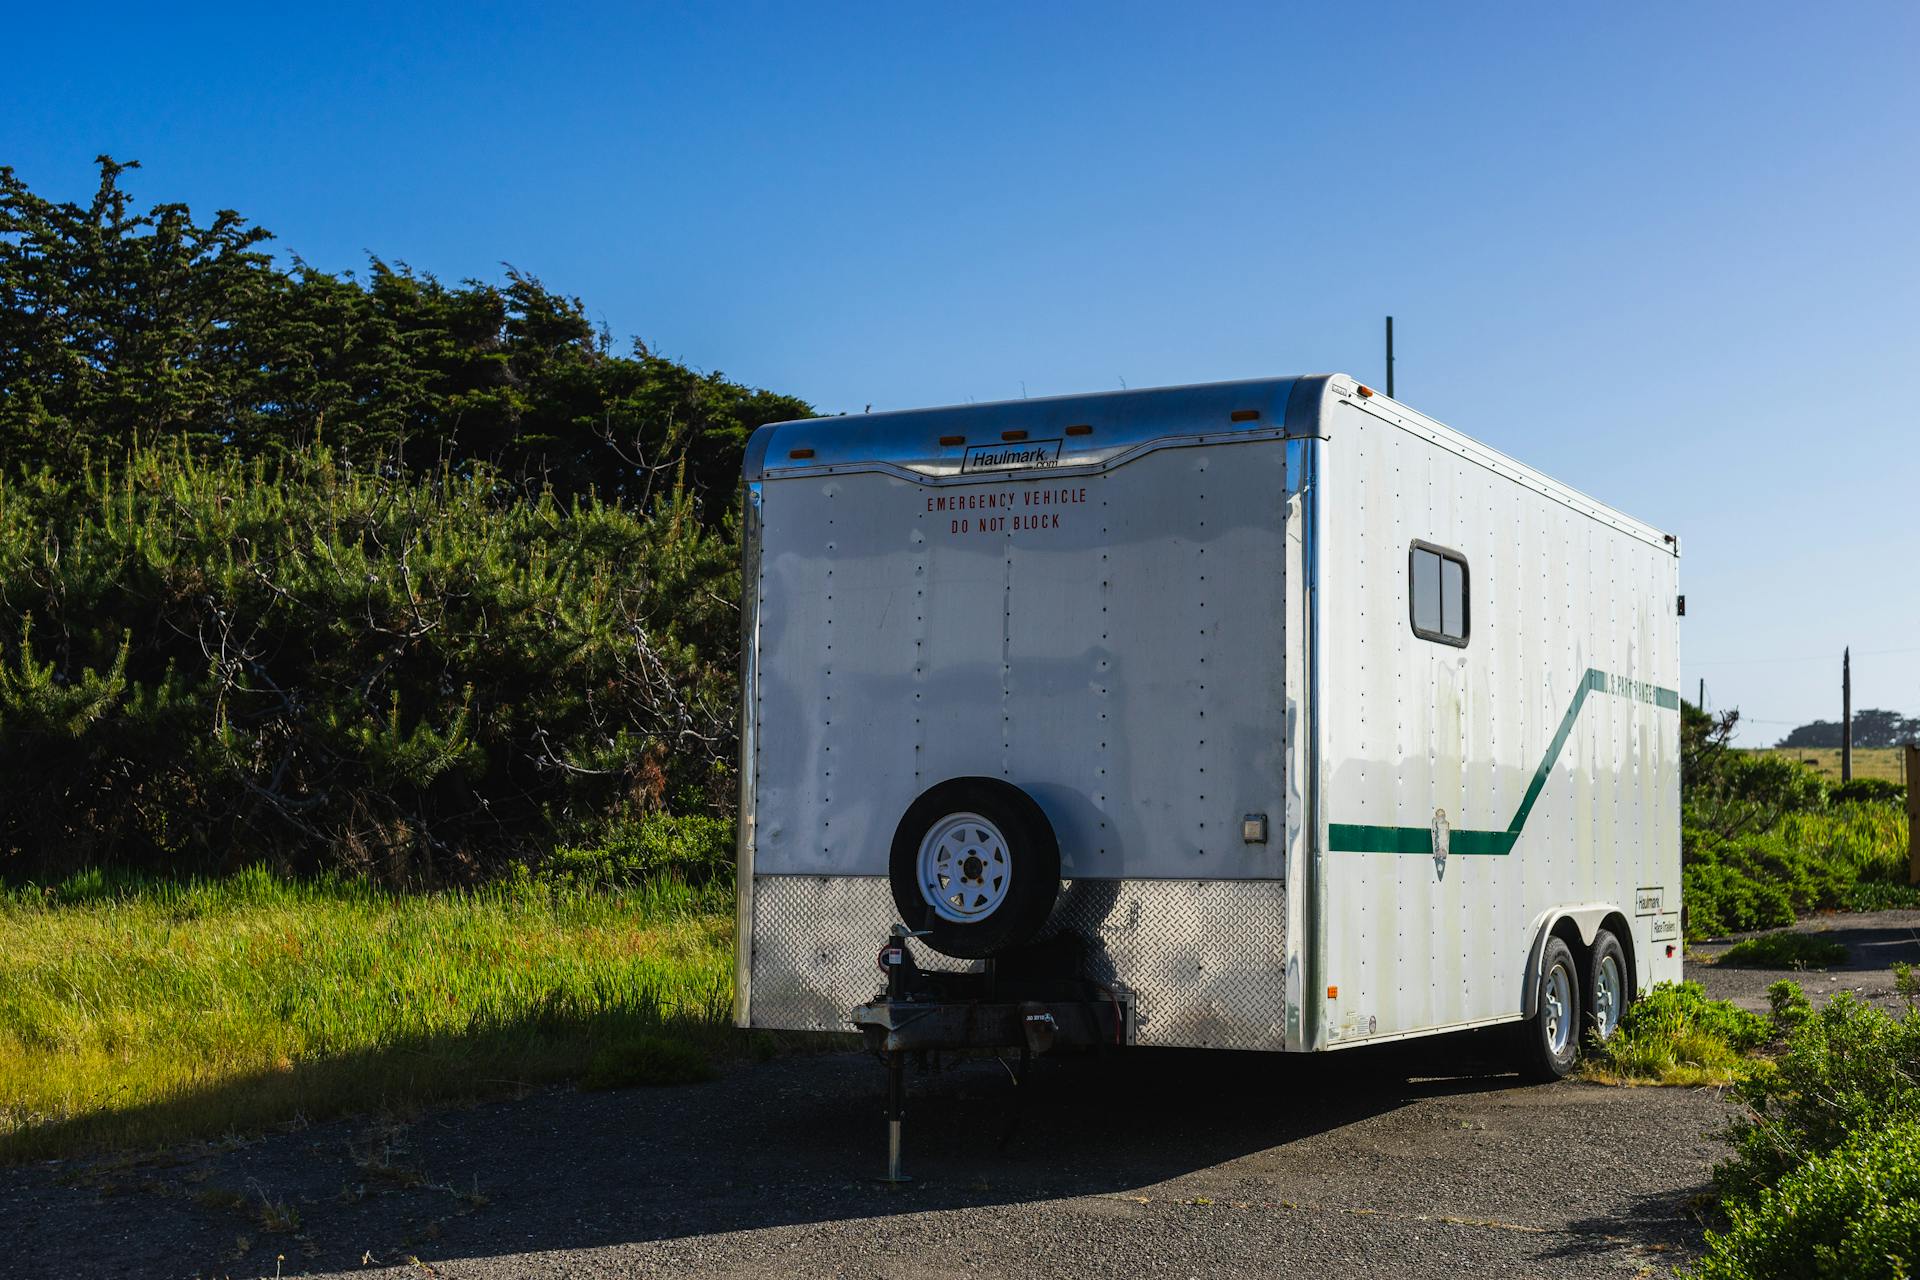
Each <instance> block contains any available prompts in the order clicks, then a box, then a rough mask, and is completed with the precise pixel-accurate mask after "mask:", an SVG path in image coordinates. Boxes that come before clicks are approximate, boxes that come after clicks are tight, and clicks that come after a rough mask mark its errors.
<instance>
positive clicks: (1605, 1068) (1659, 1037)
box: [1586, 982, 1770, 1084]
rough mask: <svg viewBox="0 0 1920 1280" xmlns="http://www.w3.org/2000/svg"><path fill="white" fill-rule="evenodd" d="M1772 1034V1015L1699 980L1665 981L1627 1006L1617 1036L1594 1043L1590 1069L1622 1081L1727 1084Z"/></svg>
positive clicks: (1591, 1072)
mask: <svg viewBox="0 0 1920 1280" xmlns="http://www.w3.org/2000/svg"><path fill="white" fill-rule="evenodd" d="M1769 1033H1770V1027H1769V1024H1768V1022H1767V1019H1765V1018H1763V1017H1761V1016H1760V1015H1759V1014H1756V1013H1748V1012H1747V1011H1746V1010H1744V1009H1742V1008H1740V1007H1738V1006H1737V1005H1734V1004H1732V1003H1731V1002H1729V1001H1726V1000H1709V999H1708V998H1707V993H1706V991H1705V989H1704V988H1702V987H1701V986H1700V984H1699V983H1697V982H1681V983H1672V982H1663V983H1660V984H1659V985H1658V986H1656V987H1654V988H1653V989H1652V990H1651V991H1649V992H1648V993H1647V994H1646V995H1645V996H1643V997H1641V998H1640V999H1638V1000H1636V1001H1634V1002H1633V1003H1632V1004H1630V1005H1628V1006H1627V1011H1626V1012H1625V1013H1624V1014H1622V1015H1621V1018H1620V1025H1619V1027H1617V1028H1616V1029H1615V1030H1614V1033H1613V1035H1611V1036H1609V1037H1608V1038H1607V1039H1606V1040H1604V1041H1602V1042H1601V1043H1599V1044H1596V1045H1592V1046H1590V1047H1589V1049H1588V1053H1587V1068H1586V1070H1587V1073H1588V1074H1589V1075H1590V1076H1592V1077H1594V1078H1595V1079H1599V1080H1603V1081H1611V1082H1620V1083H1651V1084H1724V1083H1726V1082H1727V1081H1730V1080H1733V1079H1737V1078H1738V1077H1739V1076H1740V1075H1742V1074H1743V1073H1744V1072H1745V1071H1746V1070H1747V1069H1748V1066H1749V1064H1748V1063H1747V1061H1746V1060H1745V1056H1744V1055H1745V1054H1746V1053H1747V1052H1748V1051H1749V1050H1751V1049H1753V1048H1755V1047H1756V1046H1758V1045H1760V1044H1762V1043H1763V1042H1765V1040H1766V1039H1767V1037H1768V1035H1769Z"/></svg>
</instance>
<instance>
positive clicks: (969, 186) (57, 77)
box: [0, 3, 1920, 743]
mask: <svg viewBox="0 0 1920 1280" xmlns="http://www.w3.org/2000/svg"><path fill="white" fill-rule="evenodd" d="M164 10H165V7H164V6H153V5H142V6H139V7H134V8H128V9H125V10H116V9H112V8H99V7H89V6H66V7H62V6H37V7H35V8H34V9H32V10H31V11H29V12H26V13H24V14H14V15H12V16H10V17H9V19H8V35H9V43H10V44H11V45H12V46H13V48H14V51H15V56H14V57H13V58H12V59H10V60H9V69H8V75H7V76H6V77H5V78H4V79H0V163H8V164H12V165H13V166H15V168H16V169H17V170H18V171H19V172H20V173H21V175H22V176H23V177H24V178H26V179H27V180H28V181H29V182H31V183H32V184H33V185H34V186H35V187H36V188H37V189H39V190H41V191H42V192H44V193H47V194H51V195H57V196H63V197H70V198H80V197H83V196H84V195H85V194H86V193H87V192H88V191H89V190H90V189H91V184H92V170H91V160H92V157H93V156H94V155H95V154H96V153H99V152H103V151H104V152H110V153H112V154H113V155H115V156H117V157H119V158H121V159H138V160H140V161H141V162H142V164H143V166H144V170H143V172H142V173H141V174H138V175H134V176H133V179H132V182H133V186H134V189H135V191H136V193H137V194H138V195H139V196H140V197H141V198H143V199H145V200H151V201H157V200H162V199H165V200H184V201H186V202H188V203H190V204H192V205H193V206H194V207H195V208H196V209H197V210H199V211H201V212H203V213H207V212H211V211H212V210H213V209H215V208H218V207H223V206H224V207H232V208H236V209H239V210H240V211H242V212H243V213H245V214H247V215H248V216H249V217H251V218H253V219H255V220H256V221H258V222H260V223H261V224H263V225H265V226H267V227H268V228H270V229H271V230H273V231H274V232H275V233H276V234H277V235H278V237H279V240H280V245H281V247H282V249H283V250H286V251H292V252H297V253H299V254H300V255H301V256H302V257H304V258H305V259H307V260H308V261H309V262H312V263H313V264H315V265H316V266H320V267H324V268H328V269H336V270H345V269H351V268H354V267H356V266H360V265H362V264H364V262H365V258H366V255H367V254H368V253H370V252H371V253H378V254H379V255H381V256H382V257H386V258H389V259H392V260H403V261H406V262H409V263H411V264H413V265H414V266H416V267H418V268H421V269H424V270H430V271H433V272H435V273H437V274H439V275H441V276H444V277H448V278H463V277H469V276H473V277H481V278H490V279H497V278H499V276H500V275H501V273H502V267H501V264H502V263H503V262H508V263H512V264H514V265H515V266H517V267H519V268H521V269H523V270H526V271H530V272H532V273H533V274H535V275H538V276H540V277H541V278H542V279H543V280H545V281H546V282H547V283H548V284H549V285H552V286H554V287H557V288H560V289H563V290H565V291H567V292H570V293H574V294H577V295H579V296H581V297H582V298H584V299H585V300H586V302H587V304H588V306H589V308H590V310H591V311H592V312H593V314H594V315H595V316H596V317H597V318H599V319H601V320H603V321H604V322H605V323H606V324H607V325H608V326H609V327H610V328H611V329H612V330H613V332H614V333H615V334H616V335H618V336H620V337H621V338H623V339H624V338H625V337H629V336H640V337H643V338H645V339H646V340H647V342H648V343H649V344H650V345H652V346H653V347H654V348H655V349H656V350H659V351H661V352H663V353H665V354H669V355H673V356H675V357H677V358H680V359H683V360H686V361H688V362H689V363H692V364H694V365H697V366H700V367H702V368H707V369H720V370H723V371H725V372H726V373H727V374H728V375H729V376H731V377H734V378H737V379H740V380H742V381H746V382H749V383H753V384H756V385H761V386H766V387H771V388H775V389H778V390H782V391H787V392H791V393H794V394H797V395H800V396H803V397H805V398H806V399H808V400H810V401H812V402H813V403H814V404H816V405H818V406H820V407H821V408H822V409H824V410H828V411H837V410H843V409H844V410H851V411H854V412H858V411H859V410H860V409H861V408H862V407H864V406H866V405H868V404H871V405H872V406H873V407H874V408H876V409H879V408H895V407H904V406H910V405H921V404H939V403H949V402H954V401H961V400H966V399H970V398H971V399H976V400H989V399H1004V398H1011V397H1018V396H1020V395H1021V394H1023V393H1024V394H1030V395H1045V394H1053V393H1061V392H1071V391H1084V390H1096V389H1103V388H1109V387H1117V386H1119V385H1120V384H1121V382H1122V380H1124V381H1125V383H1126V384H1127V385H1130V386H1136V387H1137V386H1149V385H1154V384H1161V383H1179V382H1194V381H1207V380H1213V379H1219V378H1234V377H1246V376H1256V375H1263V374H1273V373H1293V372H1305V371H1317V370H1327V369H1342V370H1346V371H1348V372H1351V373H1354V374H1355V375H1357V376H1360V377H1363V378H1378V377H1379V376H1380V372H1381V370H1380V365H1381V353H1380V347H1381V334H1380V330H1381V317H1382V316H1384V315H1386V314H1388V313H1392V314H1393V315H1395V316H1396V318H1397V319H1396V323H1397V329H1398V346H1399V357H1400V359H1399V365H1398V390H1399V392H1400V394H1401V398H1402V399H1404V400H1406V401H1408V402H1409V403H1411V404H1414V405H1416V406H1417V407H1419V408H1422V409H1424V410H1426V411H1428V412H1429V413H1432V414H1434V415H1435V416H1437V417H1439V418H1441V419H1443V420H1445V421H1448V422H1450V423H1452V424H1453V425H1455V426H1457V427H1460V428H1461V429H1463V430H1465V431H1467V432H1469V433H1470V434H1473V435H1476V436H1478V437H1480V438H1482V439H1485V440H1487V441H1488V442H1490V443H1492V444H1495V445H1497V446H1499V447H1501V448H1504V449H1506V450H1508V451H1509V452H1512V453H1513V454H1515V455H1517V456H1519V457H1520V458H1522V459H1524V460H1526V461H1528V462H1531V463H1534V464H1535V465H1537V466H1540V467H1541V468H1543V469H1544V470H1546V471H1548V472H1550V473H1552V474H1553V475H1555V476H1557V477H1559V478H1560V479H1563V480H1565V481H1566V482H1568V483H1571V484H1573V485H1576V486H1577V487H1580V488H1582V489H1585V490H1587V491H1589V492H1591V493H1593V494H1595V495H1597V496H1599V497H1601V498H1603V499H1606V500H1607V501H1610V502H1612V503H1614V504H1615V505H1617V506H1620V507H1622V508H1624V509H1626V510H1627V511H1630V512H1632V513H1633V514H1635V515H1638V516H1641V517H1643V518H1645V519H1647V520H1649V521H1652V522H1653V523H1655V524H1658V525H1660V526H1662V527H1664V528H1667V529H1671V530H1674V531H1676V532H1677V533H1679V534H1680V536H1681V537H1682V539H1683V544H1684V547H1685V551H1686V556H1685V560H1684V561H1683V564H1682V576H1683V582H1684V585H1685V587H1686V590H1687V594H1688V598H1689V615H1690V616H1689V617H1688V619H1687V621H1686V623H1685V624H1684V627H1685V630H1684V631H1683V637H1684V639H1683V654H1684V657H1685V662H1684V672H1685V681H1686V690H1687V693H1688V696H1689V697H1691V696H1693V694H1694V692H1695V691H1696V687H1697V686H1696V681H1697V680H1698V679H1699V678H1700V677H1701V676H1704V677H1705V678H1706V680H1707V686H1708V700H1709V703H1710V704H1713V705H1718V706H1725V705H1738V706H1740V707H1741V708H1742V709H1743V711H1744V712H1745V714H1746V715H1747V716H1748V717H1749V718H1750V719H1751V720H1753V721H1755V723H1754V724H1753V726H1752V732H1751V733H1750V734H1749V735H1748V738H1747V739H1746V740H1747V741H1749V742H1755V743H1757V742H1764V741H1771V740H1772V739H1773V738H1774V737H1776V736H1777V735H1778V734H1780V733H1783V732H1784V731H1785V730H1786V728H1787V727H1788V726H1789V725H1790V724H1792V723H1797V722H1799V721H1802V720H1806V719H1809V718H1812V717H1815V716H1821V717H1824V718H1836V717H1837V715H1838V696H1839V695H1838V681H1839V672H1838V660H1839V653H1840V649H1841V647H1842V646H1843V645H1846V644H1852V645H1853V646H1854V648H1855V651H1856V654H1857V657H1856V661H1855V690H1856V694H1855V701H1856V706H1891V707H1895V708H1898V709H1900V710H1903V711H1906V712H1908V713H1920V421H1916V412H1915V409H1914V407H1913V406H1914V403H1915V398H1914V394H1913V387H1912V384H1913V382H1914V375H1915V373H1916V369H1917V367H1920V319H1917V318H1916V314H1915V309H1914V303H1915V300H1916V294H1917V293H1920V75H1916V74H1915V70H1914V69H1915V67H1916V66H1920V7H1916V6H1913V5H1910V4H1885V5H1874V4H1849V5H1833V6H1807V5H1785V4H1778V5H1762V4H1752V3H1749V4H1739V5H1712V4H1686V5H1659V6H1655V5H1616V6H1605V7H1599V6H1596V7H1593V8H1591V9H1588V10H1585V11H1577V10H1573V9H1571V8H1554V9H1549V8H1546V7H1541V6H1521V5H1514V6H1471V5H1457V6H1456V5H1444V6H1443V5H1430V4H1409V5H1370V6H1358V5H1355V6H1331V5H1329V6H1317V7H1315V8H1312V9H1307V8H1301V9H1288V8H1283V7H1280V6H1269V5H1257V6H1247V7H1234V6H1230V5H1217V6H1106V5H1098V6H1096V5H1086V6H1079V5H1067V4H1061V5H1044V6H1006V7H997V6H990V5H979V4H975V5H969V6H965V7H960V6H952V7H948V8H941V7H936V6H929V5H913V6H879V5H866V6H857V7H856V6H824V5H805V6H801V5H795V6H792V7H790V8H772V7H767V8H760V7H747V6H729V7H724V8H723V7H709V6H684V7H682V6H666V5H660V6H616V7H594V6H587V5H569V6H532V5H524V4H520V5H513V6H502V7H495V8H490V7H487V6H480V5H463V6H460V7H458V8H448V9H445V10H443V11H440V12H437V13H436V12H434V11H432V10H429V9H426V8H419V9H416V8H413V7H410V6H400V5H385V6H380V7H373V8H365V9H359V10H355V9H352V8H349V7H346V6H331V7H328V8H327V9H326V10H325V11H324V12H321V11H319V10H317V9H316V10H315V11H313V12H299V13H295V12H294V11H293V10H291V9H289V10H287V11H286V12H284V13H280V12H276V11H275V10H274V7H272V6H254V7H249V8H247V9H244V10H235V11H231V12H226V13H221V12H216V11H214V10H213V9H212V8H211V7H206V8H204V9H197V10H196V11H195V15H194V16H192V17H187V18H180V17H175V16H172V15H170V14H166V13H165V12H164ZM1895 650H1898V651H1899V652H1892V651H1895Z"/></svg>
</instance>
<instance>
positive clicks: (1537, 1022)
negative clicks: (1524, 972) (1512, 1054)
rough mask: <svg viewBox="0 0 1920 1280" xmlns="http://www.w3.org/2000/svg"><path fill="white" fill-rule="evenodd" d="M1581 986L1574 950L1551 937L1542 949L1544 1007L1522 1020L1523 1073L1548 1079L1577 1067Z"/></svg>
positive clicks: (1537, 1078)
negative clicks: (1575, 1062)
mask: <svg viewBox="0 0 1920 1280" xmlns="http://www.w3.org/2000/svg"><path fill="white" fill-rule="evenodd" d="M1580 986H1581V984H1580V969H1579V966H1577V965H1575V964H1574V962H1573V951H1572V950H1571V949H1570V948H1569V947H1568V946H1567V944H1566V943H1565V942H1563V941H1561V940H1560V939H1559V938H1548V939H1547V945H1546V946H1545V947H1544V948H1542V949H1541V952H1540V1007H1539V1009H1538V1010H1537V1011H1535V1013H1534V1015H1533V1017H1531V1018H1529V1019H1528V1020H1527V1021H1526V1022H1523V1023H1521V1024H1520V1028H1521V1033H1522V1047H1521V1056H1520V1068H1521V1072H1522V1074H1524V1075H1526V1076H1529V1077H1531V1078H1532V1079H1535V1080H1541V1081H1547V1080H1558V1079H1560V1078H1561V1077H1562V1076H1564V1075H1566V1074H1567V1072H1569V1071H1571V1070H1573V1063H1574V1059H1575V1058H1577V1057H1579V1055H1580V1027H1581V1019H1580Z"/></svg>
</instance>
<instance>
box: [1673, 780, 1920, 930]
mask: <svg viewBox="0 0 1920 1280" xmlns="http://www.w3.org/2000/svg"><path fill="white" fill-rule="evenodd" d="M1793 767H1795V768H1798V766H1793ZM1682 846H1683V848H1684V851H1685V857H1684V859H1683V870H1682V878H1683V881H1684V884H1683V901H1684V902H1685V903H1686V907H1687V931H1688V934H1689V935H1690V936H1692V937H1695V938H1705V937H1714V936H1717V935H1720V934H1725V933H1738V932H1744V931H1747V930H1752V929H1772V928H1778V927H1779V926H1781V925H1787V924H1791V923H1793V921H1794V919H1795V918H1796V917H1797V916H1800V915H1804V914H1805V913H1807V912H1809V911H1815V910H1820V909H1838V908H1847V907H1850V906H1852V905H1853V904H1854V902H1855V901H1857V900H1858V898H1857V895H1858V894H1859V892H1860V887H1861V886H1863V885H1873V884H1886V885H1889V886H1892V885H1896V884H1899V885H1904V883H1905V881H1906V866H1907V823H1906V816H1905V814H1904V813H1902V812H1901V811H1900V810H1899V809H1898V808H1896V807H1894V806H1892V805H1888V804H1881V803H1875V802H1870V801H1855V802H1848V803H1842V804H1834V805H1832V806H1830V807H1828V808H1825V809H1818V810H1805V809H1796V810H1794V811H1792V812H1788V813H1785V814H1783V815H1782V816H1781V817H1779V818H1778V819H1777V820H1776V821H1775V822H1774V824H1773V825H1772V827H1771V828H1770V829H1769V830H1767V831H1764V832H1758V833H1742V834H1738V835H1734V836H1731V837H1721V836H1717V835H1716V834H1715V833H1713V832H1712V831H1710V830H1702V829H1701V828H1698V827H1694V826H1691V825H1690V826H1688V827H1687V828H1686V829H1685V831H1684V832H1683V835H1682ZM1868 892H1872V891H1871V890H1869V891H1868ZM1889 896H1890V897H1897V896H1898V895H1897V893H1893V892H1892V891H1891V890H1890V891H1889ZM1889 905H1901V903H1900V902H1899V901H1891V902H1890V903H1889Z"/></svg>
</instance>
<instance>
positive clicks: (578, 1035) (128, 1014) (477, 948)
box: [0, 872, 733, 1161]
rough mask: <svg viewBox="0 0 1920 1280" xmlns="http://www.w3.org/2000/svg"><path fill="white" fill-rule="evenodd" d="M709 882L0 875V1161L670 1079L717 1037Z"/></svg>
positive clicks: (722, 948) (715, 908) (717, 962)
mask: <svg viewBox="0 0 1920 1280" xmlns="http://www.w3.org/2000/svg"><path fill="white" fill-rule="evenodd" d="M730 910H731V897H730V894H729V893H728V891H727V890H726V889H724V888H721V889H718V890H709V891H693V890H689V889H687V888H685V887H684V886H680V885H677V884H665V885H659V884H656V885H651V886H649V887H648V888H646V889H645V890H639V891H634V892H629V893H611V892H599V893H588V892H582V891H556V890H553V889H549V888H545V887H542V886H538V885H529V884H519V885H510V886H502V887H498V888H492V889H488V890H485V891H481V892H476V893H470V894H436V895H427V896H398V895H389V894H386V893H383V892H380V891H378V890H374V889H369V888H365V887H362V886H358V885H349V884H343V883H321V884H314V883H310V882H308V883H299V884H290V883H287V882H285V881H281V880H278V879H276V878H274V877H272V876H270V875H268V874H266V873H263V872H254V873H248V874H244V875H241V876H238V877H234V878H231V879H225V880H220V881H215V882H201V883H192V884H185V885H162V884H139V885H118V886H116V885H113V884H110V883H108V882H105V881H103V880H101V879H100V878H98V877H91V878H88V877H82V878H80V879H77V880H75V881H71V882H68V883H67V884H65V885H62V886H59V887H58V888H54V889H15V890H11V891H5V892H4V893H0V1160H9V1161H17V1160H22V1159H31V1158H36V1157H40V1156H46V1155H54V1154H66V1153H69V1152H75V1151H84V1150H93V1149H101V1148H108V1147H128V1146H144V1145H151V1144H155V1143H161V1142H168V1141H173V1140H177V1139H182V1138H189V1137H209V1136H219V1135H222V1134H226V1133H230V1132H241V1133H244V1132H248V1131H253V1130H258V1129H260V1128H262V1127H264V1126H268V1125H272V1124H275V1123H279V1122H283V1121H287V1120H290V1119H294V1118H306V1119H310V1120H311V1119H318V1118H321V1117H323V1116H328V1115H335V1114H341V1113H345V1112H372V1111H382V1110H405V1109H410V1108H412V1107H415V1106H417V1105H419V1104H422V1103H425V1102H429V1101H435V1100H442V1099H449V1098H460V1097H476V1096H484V1095H488V1094H499V1093H506V1092H511V1091H513V1090H515V1089H517V1088H520V1087H524V1086H527V1085H532V1084H537V1083H541V1082H546V1081H554V1080H562V1079H576V1078H584V1079H586V1080H587V1082H588V1083H598V1084H609V1085H611V1084H624V1083H649V1082H671V1081H677V1080H681V1079H687V1078H692V1077H697V1076H699V1075H701V1074H703V1073H704V1072H705V1071H706V1070H707V1067H706V1054H707V1053H708V1052H710V1051H712V1050H714V1049H716V1048H718V1047H719V1046H721V1045H722V1044H726V1043H731V1037H730V1035H729V1034H728V1031H727V1029H726V1028H727V1021H728V1015H729V1012H730V1008H731V984H732V971H733V969H732V966H733V958H732V957H733V946H732V942H733V938H732V918H731V915H730Z"/></svg>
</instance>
